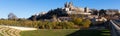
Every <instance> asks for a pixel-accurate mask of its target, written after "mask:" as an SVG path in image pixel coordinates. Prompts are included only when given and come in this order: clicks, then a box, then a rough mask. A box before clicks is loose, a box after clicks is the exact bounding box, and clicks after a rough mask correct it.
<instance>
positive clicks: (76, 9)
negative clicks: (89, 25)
mask: <svg viewBox="0 0 120 36" xmlns="http://www.w3.org/2000/svg"><path fill="white" fill-rule="evenodd" d="M64 9H65V11H66V12H67V13H68V14H90V13H89V12H90V10H89V8H88V7H85V8H81V7H75V6H73V3H72V2H66V3H65V4H64Z"/></svg>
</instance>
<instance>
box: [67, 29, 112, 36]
mask: <svg viewBox="0 0 120 36" xmlns="http://www.w3.org/2000/svg"><path fill="white" fill-rule="evenodd" d="M67 36H110V31H109V30H78V31H75V32H73V33H71V34H68V35H67Z"/></svg>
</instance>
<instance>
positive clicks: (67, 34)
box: [20, 29, 110, 36]
mask: <svg viewBox="0 0 120 36" xmlns="http://www.w3.org/2000/svg"><path fill="white" fill-rule="evenodd" d="M20 34H21V36H110V31H109V30H78V29H67V30H65V29H59V30H54V29H53V30H47V29H44V30H35V31H23V32H21V33H20Z"/></svg>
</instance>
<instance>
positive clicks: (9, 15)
mask: <svg viewBox="0 0 120 36" xmlns="http://www.w3.org/2000/svg"><path fill="white" fill-rule="evenodd" d="M8 19H9V20H17V16H16V15H15V14H13V13H9V14H8Z"/></svg>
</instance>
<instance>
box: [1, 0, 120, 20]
mask: <svg viewBox="0 0 120 36" xmlns="http://www.w3.org/2000/svg"><path fill="white" fill-rule="evenodd" d="M70 1H72V2H73V4H74V6H77V7H86V6H87V7H89V8H96V9H120V0H0V18H7V16H8V14H9V13H14V14H15V15H16V16H17V17H19V18H28V17H30V16H31V15H33V14H35V13H39V12H42V11H45V12H47V11H49V10H51V9H55V8H58V7H59V8H61V7H63V6H64V3H65V2H70Z"/></svg>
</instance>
